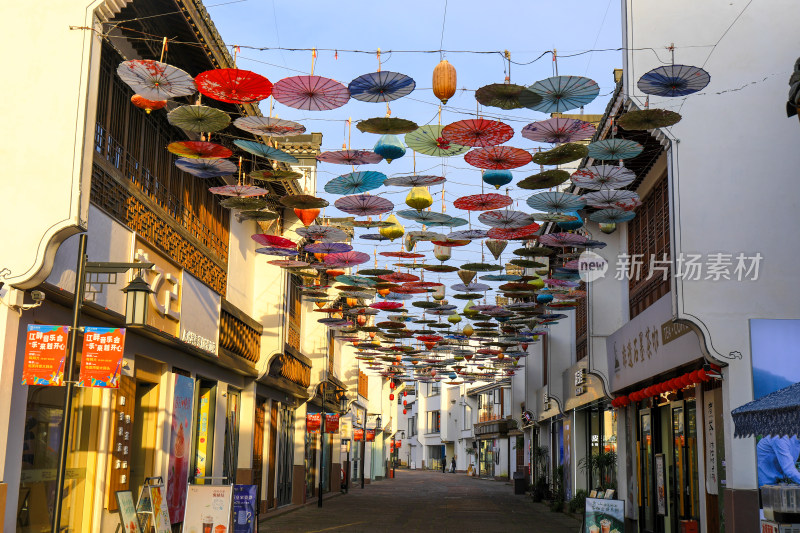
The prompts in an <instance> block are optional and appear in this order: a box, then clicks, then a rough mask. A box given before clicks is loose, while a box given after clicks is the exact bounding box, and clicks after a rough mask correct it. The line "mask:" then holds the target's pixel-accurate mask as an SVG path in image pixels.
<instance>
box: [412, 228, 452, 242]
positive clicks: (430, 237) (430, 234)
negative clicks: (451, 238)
mask: <svg viewBox="0 0 800 533" xmlns="http://www.w3.org/2000/svg"><path fill="white" fill-rule="evenodd" d="M446 238H447V237H446V236H444V235H442V234H441V233H436V232H435V231H409V232H408V233H406V240H407V241H410V242H412V243H414V244H416V243H417V242H419V241H437V240H442V239H446Z"/></svg>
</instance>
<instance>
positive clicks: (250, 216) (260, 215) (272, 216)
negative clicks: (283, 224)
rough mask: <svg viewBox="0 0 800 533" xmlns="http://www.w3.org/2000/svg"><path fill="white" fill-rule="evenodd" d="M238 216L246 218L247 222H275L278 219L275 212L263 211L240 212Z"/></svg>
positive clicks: (278, 216)
mask: <svg viewBox="0 0 800 533" xmlns="http://www.w3.org/2000/svg"><path fill="white" fill-rule="evenodd" d="M239 215H240V216H241V217H242V218H246V219H247V220H258V221H267V220H277V219H278V218H280V215H279V214H278V213H276V212H275V211H264V210H260V209H259V210H248V211H240V212H239Z"/></svg>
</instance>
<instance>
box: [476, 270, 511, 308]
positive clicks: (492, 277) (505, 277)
mask: <svg viewBox="0 0 800 533" xmlns="http://www.w3.org/2000/svg"><path fill="white" fill-rule="evenodd" d="M480 279H482V280H484V281H518V280H520V279H522V276H517V275H514V274H487V275H485V276H481V278H480ZM477 307H484V306H476V305H473V306H472V309H475V310H476V311H480V309H476V308H477ZM487 307H496V306H487Z"/></svg>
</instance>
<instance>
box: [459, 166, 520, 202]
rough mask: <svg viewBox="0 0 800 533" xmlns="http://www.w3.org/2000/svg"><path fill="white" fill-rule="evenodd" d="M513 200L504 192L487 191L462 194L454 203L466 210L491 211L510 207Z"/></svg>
mask: <svg viewBox="0 0 800 533" xmlns="http://www.w3.org/2000/svg"><path fill="white" fill-rule="evenodd" d="M470 153H472V152H470ZM513 202H514V201H513V200H512V199H511V198H510V197H508V196H506V195H504V194H497V193H487V194H473V195H470V196H462V197H461V198H459V199H457V200H456V201H455V202H453V205H454V206H455V207H457V208H458V209H463V210H465V211H489V210H490V209H502V208H504V207H508V206H509V205H511V204H512V203H513Z"/></svg>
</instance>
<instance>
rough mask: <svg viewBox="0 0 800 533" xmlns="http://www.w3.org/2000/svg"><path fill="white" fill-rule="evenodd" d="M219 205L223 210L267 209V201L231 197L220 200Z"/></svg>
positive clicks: (254, 198) (236, 196)
mask: <svg viewBox="0 0 800 533" xmlns="http://www.w3.org/2000/svg"><path fill="white" fill-rule="evenodd" d="M219 205H221V206H222V207H224V208H225V209H263V208H265V207H267V201H266V200H265V199H264V198H256V197H252V196H247V197H245V196H240V195H233V196H229V197H228V198H224V199H222V200H220V202H219Z"/></svg>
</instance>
